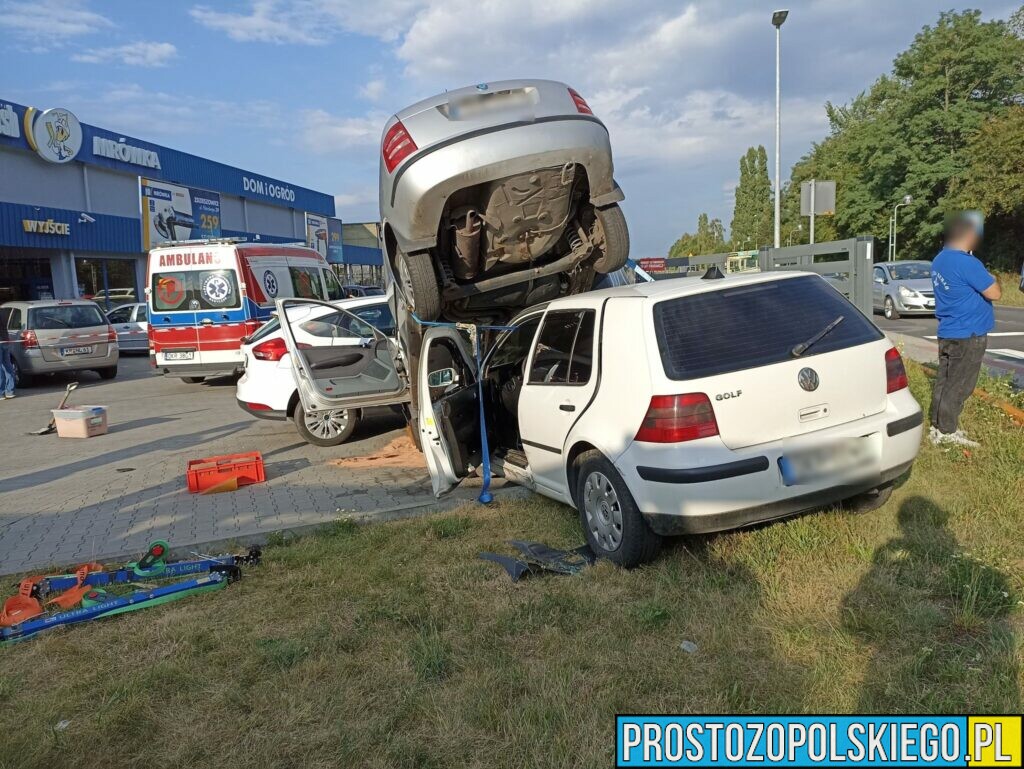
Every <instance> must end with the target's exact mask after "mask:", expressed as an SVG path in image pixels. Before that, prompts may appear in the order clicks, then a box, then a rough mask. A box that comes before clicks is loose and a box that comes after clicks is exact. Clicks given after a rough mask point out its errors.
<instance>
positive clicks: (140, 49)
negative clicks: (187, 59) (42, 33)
mask: <svg viewBox="0 0 1024 769" xmlns="http://www.w3.org/2000/svg"><path fill="white" fill-rule="evenodd" d="M177 55H178V49H177V48H176V47H175V46H174V45H172V44H171V43H149V42H141V41H140V42H138V43H128V44H127V45H115V46H111V47H109V48H89V49H86V51H85V52H84V53H77V54H74V55H73V56H72V57H71V58H72V59H74V60H75V61H81V62H86V63H88V64H101V63H104V62H111V61H116V62H120V63H122V64H128V65H131V66H136V67H166V66H167V64H168V63H169V62H170V61H171V59H173V58H175V57H176V56H177Z"/></svg>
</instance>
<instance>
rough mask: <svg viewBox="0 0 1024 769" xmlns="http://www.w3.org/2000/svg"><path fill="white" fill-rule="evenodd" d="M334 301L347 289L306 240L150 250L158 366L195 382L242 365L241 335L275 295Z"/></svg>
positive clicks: (153, 347) (263, 318)
mask: <svg viewBox="0 0 1024 769" xmlns="http://www.w3.org/2000/svg"><path fill="white" fill-rule="evenodd" d="M289 297H301V298H305V299H319V300H323V301H334V300H337V299H343V298H344V297H345V291H344V289H343V288H342V286H341V283H340V282H339V281H338V279H337V277H336V276H335V274H334V272H333V270H332V269H331V267H330V265H329V264H327V261H326V260H325V259H324V257H323V256H322V255H321V254H319V253H317V252H316V251H315V250H313V249H311V248H307V247H305V246H301V245H276V244H274V245H271V244H266V243H248V242H244V241H240V240H237V239H218V240H201V241H185V242H181V243H169V244H165V245H162V246H160V247H159V248H154V249H153V250H152V251H150V252H149V268H148V275H147V284H146V299H147V304H148V305H149V356H150V363H151V364H152V366H153V368H155V369H156V370H157V371H159V372H160V373H162V374H165V375H167V376H174V377H180V378H181V379H183V380H184V381H185V382H188V383H190V384H196V383H199V382H202V381H203V380H204V379H205V378H206V377H212V376H225V375H228V376H230V375H233V374H235V373H237V372H239V371H241V368H242V353H241V343H242V339H243V338H245V337H247V336H249V335H251V334H252V333H253V332H254V331H256V329H257V328H259V327H260V326H261V325H263V324H264V323H266V322H267V321H268V320H270V317H271V314H272V313H273V311H274V303H275V301H276V300H278V299H283V298H289Z"/></svg>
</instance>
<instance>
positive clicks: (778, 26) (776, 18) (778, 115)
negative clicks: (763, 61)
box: [772, 10, 789, 248]
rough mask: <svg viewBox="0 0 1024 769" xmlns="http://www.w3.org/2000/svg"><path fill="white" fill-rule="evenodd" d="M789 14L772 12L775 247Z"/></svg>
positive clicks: (779, 221) (779, 233) (779, 213)
mask: <svg viewBox="0 0 1024 769" xmlns="http://www.w3.org/2000/svg"><path fill="white" fill-rule="evenodd" d="M787 16H789V11H786V10H782V11H775V13H773V14H772V26H774V27H775V247H776V248H778V247H779V246H780V245H781V239H782V208H781V205H782V189H781V186H780V185H781V182H780V178H779V177H780V161H779V155H780V154H781V152H782V75H781V65H782V24H783V22H785V21H786V17H787Z"/></svg>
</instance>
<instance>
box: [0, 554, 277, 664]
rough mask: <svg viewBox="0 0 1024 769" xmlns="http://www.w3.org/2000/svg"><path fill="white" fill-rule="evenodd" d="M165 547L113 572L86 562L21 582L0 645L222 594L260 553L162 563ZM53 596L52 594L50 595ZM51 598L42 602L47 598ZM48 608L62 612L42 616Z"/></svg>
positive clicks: (1, 623)
mask: <svg viewBox="0 0 1024 769" xmlns="http://www.w3.org/2000/svg"><path fill="white" fill-rule="evenodd" d="M169 552H170V546H169V545H168V544H167V542H166V541H164V540H156V541H155V542H153V543H152V544H150V546H149V548H148V549H147V550H146V553H145V554H144V555H143V556H142V557H141V558H140V559H139V560H138V561H132V562H130V563H126V564H124V565H123V566H121V567H118V568H116V569H113V570H109V571H108V570H105V569H104V567H103V566H102V564H98V563H86V564H82V565H81V566H79V567H78V568H77V569H76V570H75V573H73V574H51V575H39V576H33V577H26V578H25V579H23V580H22V581H21V582H20V583H19V585H18V594H17V595H15V596H12V597H11V598H8V599H7V600H6V601H5V602H4V606H3V611H2V612H0V645H6V644H9V643H13V642H15V641H21V640H24V639H26V638H31V637H32V636H35V635H36V634H38V633H41V632H44V631H46V630H50V629H51V628H55V627H63V626H64V625H73V624H77V623H80V622H87V621H88V620H93V619H100V618H102V617H111V616H114V615H117V614H125V613H127V612H131V611H137V610H139V609H148V608H151V607H153V606H160V605H161V604H165V603H169V602H171V601H177V600H180V599H182V598H187V597H189V596H192V595H198V594H200V593H207V592H212V591H215V590H222V589H223V588H225V587H227V586H228V584H229V583H230V582H234V581H236V580H238V579H240V578H241V576H242V571H241V566H243V565H253V566H255V565H257V564H259V562H260V558H261V556H262V551H261V550H260V548H259V547H256V546H253V547H250V548H249V551H248V552H247V553H244V554H239V555H218V556H205V555H202V556H197V557H196V559H194V560H183V561H171V562H168V561H167V555H168V553H169ZM175 577H186V579H184V580H181V581H178V582H170V583H169V584H163V585H158V586H154V585H152V584H145V585H142V584H140V585H139V587H142V588H143V589H142V590H137V591H135V592H132V593H127V594H117V593H114V592H111V591H110V590H109V589H108V588H111V587H115V586H119V585H130V584H132V583H143V582H147V583H148V582H150V581H153V580H169V579H173V578H175ZM55 594H56V595H55ZM51 595H55V597H53V598H50V599H49V600H47V598H48V596H51ZM79 604H80V605H79ZM47 607H58V608H59V609H63V611H53V612H49V613H47V612H46V608H47Z"/></svg>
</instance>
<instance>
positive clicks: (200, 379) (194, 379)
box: [181, 376, 206, 384]
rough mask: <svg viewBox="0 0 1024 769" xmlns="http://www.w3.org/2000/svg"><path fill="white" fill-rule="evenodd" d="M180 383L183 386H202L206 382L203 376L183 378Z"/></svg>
mask: <svg viewBox="0 0 1024 769" xmlns="http://www.w3.org/2000/svg"><path fill="white" fill-rule="evenodd" d="M181 381H182V382H184V383H185V384H202V383H203V382H205V381H206V377H204V376H183V377H182V378H181Z"/></svg>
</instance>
